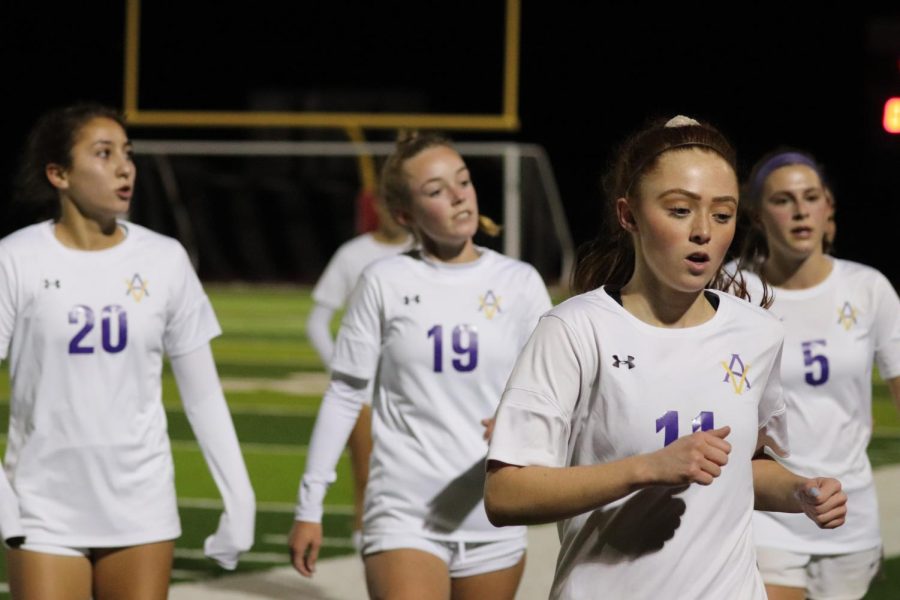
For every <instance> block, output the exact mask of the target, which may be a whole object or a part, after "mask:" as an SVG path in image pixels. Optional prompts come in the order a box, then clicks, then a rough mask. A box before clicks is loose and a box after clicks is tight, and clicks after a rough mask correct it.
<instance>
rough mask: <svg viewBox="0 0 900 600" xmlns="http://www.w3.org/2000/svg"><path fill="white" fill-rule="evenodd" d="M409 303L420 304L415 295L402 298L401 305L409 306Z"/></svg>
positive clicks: (417, 296)
mask: <svg viewBox="0 0 900 600" xmlns="http://www.w3.org/2000/svg"><path fill="white" fill-rule="evenodd" d="M410 302H415V303H416V304H418V303H419V302H420V300H419V295H418V294H416V295H415V296H403V304H409V303H410Z"/></svg>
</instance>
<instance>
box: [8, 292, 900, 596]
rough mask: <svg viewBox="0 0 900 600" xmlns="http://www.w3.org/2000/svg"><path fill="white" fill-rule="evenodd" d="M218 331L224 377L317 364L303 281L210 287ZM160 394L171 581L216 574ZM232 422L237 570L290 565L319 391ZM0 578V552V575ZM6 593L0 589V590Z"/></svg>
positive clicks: (279, 400) (214, 499)
mask: <svg viewBox="0 0 900 600" xmlns="http://www.w3.org/2000/svg"><path fill="white" fill-rule="evenodd" d="M207 291H208V293H209V295H210V298H211V299H212V302H213V305H214V307H215V309H216V314H217V315H218V317H219V321H220V323H221V325H222V329H223V331H224V334H223V335H222V336H221V337H219V338H217V339H216V340H214V342H213V352H214V353H215V356H216V362H217V365H218V368H219V372H220V375H221V376H222V377H223V379H235V378H236V379H241V378H252V379H277V380H283V379H286V378H289V377H291V376H292V375H294V374H296V373H313V372H321V371H322V370H323V367H322V364H321V362H320V361H319V359H318V357H317V355H316V353H315V351H314V350H313V349H312V347H311V346H310V344H309V343H308V342H307V339H306V331H305V320H306V315H307V314H308V312H309V309H310V308H311V306H312V301H311V299H310V297H309V290H308V289H301V288H292V287H248V286H209V287H208V290H207ZM8 390H9V382H8V374H7V373H6V370H5V369H4V370H3V371H2V372H0V431H5V427H6V421H7V419H8V412H9V405H8V394H9V391H8ZM163 394H164V403H165V406H166V413H167V416H168V419H169V433H170V437H171V439H172V446H173V453H174V458H175V470H176V487H177V490H178V495H179V512H180V513H181V521H182V528H183V535H182V537H181V538H180V539H179V540H178V542H177V545H176V558H175V565H174V576H173V579H174V580H175V581H187V580H197V579H204V578H210V577H220V576H222V575H223V574H225V572H223V571H222V570H220V569H218V568H217V567H216V566H215V565H214V564H213V563H212V562H210V561H209V560H207V559H206V558H204V557H203V556H202V552H201V551H200V549H201V548H202V545H203V540H204V538H205V537H206V536H207V535H209V534H210V533H212V532H213V531H214V530H215V527H216V524H217V521H218V518H219V514H220V511H221V508H220V502H219V500H218V499H219V494H218V491H217V489H216V487H215V484H214V483H213V481H212V477H211V476H210V474H209V471H208V469H207V467H206V463H205V462H204V460H203V457H202V455H201V453H200V451H199V447H198V446H197V445H196V443H195V441H194V436H193V433H192V432H191V430H190V425H189V423H188V421H187V419H186V417H185V415H184V412H183V411H182V410H181V405H180V402H179V400H178V392H177V388H176V386H175V382H174V380H173V378H172V375H171V373H170V371H169V370H168V369H166V370H165V372H164V375H163ZM226 397H227V399H228V403H229V406H230V407H231V409H232V413H233V418H234V423H235V428H236V430H237V432H238V437H239V438H240V440H241V445H242V448H243V452H244V458H245V460H246V463H247V468H248V471H249V472H250V478H251V480H252V482H253V486H254V489H255V491H256V496H257V501H258V503H259V512H258V514H257V532H256V542H255V545H254V548H253V551H252V552H251V553H250V554H249V555H247V556H246V557H245V558H244V559H242V561H241V564H240V566H239V567H238V571H239V572H248V571H255V570H260V569H268V568H271V567H273V566H284V565H286V564H287V552H286V535H287V531H288V529H289V528H290V525H291V522H292V507H293V503H294V499H295V497H296V492H297V484H298V482H299V478H300V473H301V471H302V469H303V465H304V461H305V458H306V444H307V442H308V440H309V435H310V432H311V430H312V426H313V423H314V420H315V412H316V410H317V408H318V405H319V401H320V396H319V395H318V394H313V393H309V394H295V393H287V392H284V391H276V390H271V389H253V390H245V391H229V392H227V393H226ZM873 414H874V419H875V436H874V438H873V440H872V444H871V446H870V457H871V458H872V462H873V464H874V465H876V466H879V465H885V464H893V463H900V418H898V415H897V411H896V410H895V409H894V407H893V406H892V404H891V402H890V396H889V394H888V391H887V387H886V386H885V385H884V384H876V385H875V391H874V401H873ZM351 498H352V492H351V477H350V475H349V464H348V461H347V459H346V456H345V457H343V458H342V459H341V462H340V464H339V465H338V480H337V482H336V483H335V484H334V485H333V486H332V487H331V490H330V491H329V494H328V498H327V499H326V502H327V507H326V516H325V521H324V529H325V532H326V536H327V537H328V538H329V539H330V540H332V543H331V545H328V546H326V547H325V548H324V549H323V552H322V555H323V556H326V557H327V556H336V555H341V554H347V553H349V552H351V551H352V549H351V547H350V544H349V540H350V529H351V527H350V526H351V506H352V501H351ZM5 580H6V565H5V561H0V581H5ZM898 582H900V558H893V559H891V560H889V561H887V562H886V565H885V575H884V579H883V580H880V581H876V583H875V585H874V586H873V588H872V590H871V591H870V593H869V594H868V595H867V596H866V598H869V599H879V600H880V599H887V598H896V596H897V592H896V590H897V589H898V586H900V583H898ZM6 597H8V595H7V594H3V593H0V598H6Z"/></svg>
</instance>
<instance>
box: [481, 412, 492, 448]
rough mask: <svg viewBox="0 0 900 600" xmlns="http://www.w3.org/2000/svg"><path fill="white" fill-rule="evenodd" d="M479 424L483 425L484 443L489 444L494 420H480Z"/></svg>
mask: <svg viewBox="0 0 900 600" xmlns="http://www.w3.org/2000/svg"><path fill="white" fill-rule="evenodd" d="M481 424H482V425H484V441H486V442H490V441H491V436H492V435H494V419H493V417H492V418H490V419H482V420H481Z"/></svg>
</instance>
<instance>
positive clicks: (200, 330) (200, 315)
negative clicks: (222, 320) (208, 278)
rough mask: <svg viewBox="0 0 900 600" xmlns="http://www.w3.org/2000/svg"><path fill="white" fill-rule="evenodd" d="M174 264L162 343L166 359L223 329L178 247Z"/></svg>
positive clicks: (193, 347) (196, 345)
mask: <svg viewBox="0 0 900 600" xmlns="http://www.w3.org/2000/svg"><path fill="white" fill-rule="evenodd" d="M173 263H174V264H173V265H172V278H171V279H170V289H169V298H168V302H167V310H166V328H165V333H164V334H163V344H164V346H165V349H166V352H167V353H168V355H169V356H181V355H183V354H187V353H189V352H193V351H194V350H196V349H197V348H200V347H201V346H203V345H204V344H206V343H208V342H209V341H210V340H211V339H213V338H214V337H216V336H218V335H219V334H221V333H222V330H221V328H220V327H219V322H218V320H217V319H216V314H215V312H214V311H213V307H212V304H210V302H209V298H208V297H207V296H206V293H204V291H203V286H202V285H200V280H199V279H198V278H197V273H195V272H194V267H193V266H192V265H191V262H190V260H189V259H188V256H187V252H185V250H184V248H183V247H182V246H181V245H180V244H178V248H177V253H176V256H175V259H174V261H173Z"/></svg>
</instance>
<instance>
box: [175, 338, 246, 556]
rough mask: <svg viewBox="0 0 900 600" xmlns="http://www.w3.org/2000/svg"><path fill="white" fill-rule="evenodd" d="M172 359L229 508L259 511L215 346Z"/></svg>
mask: <svg viewBox="0 0 900 600" xmlns="http://www.w3.org/2000/svg"><path fill="white" fill-rule="evenodd" d="M171 363H172V372H173V374H174V375H175V381H176V383H177V385H178V391H179V393H180V394H181V401H182V404H183V405H184V410H185V415H186V416H187V418H188V421H189V422H190V424H191V429H192V430H193V432H194V435H195V436H196V438H197V442H198V443H199V445H200V449H201V451H202V452H203V457H204V458H205V459H206V462H207V464H208V465H209V469H210V472H211V473H212V476H213V479H214V480H215V482H216V486H217V487H218V488H219V492H220V493H221V494H222V500H223V502H224V504H225V509H226V511H228V512H230V513H232V514H234V515H244V516H245V517H246V515H248V514H251V515H252V514H253V513H255V498H254V494H253V488H252V486H251V485H250V477H249V475H248V474H247V467H246V465H245V464H244V457H243V455H242V454H241V448H240V443H239V442H238V438H237V433H236V432H235V429H234V423H233V421H232V419H231V413H230V412H229V410H228V404H227V403H226V401H225V395H224V394H223V393H222V386H221V384H220V383H219V376H218V373H217V372H216V366H215V362H214V361H213V356H212V350H211V349H210V347H209V345H205V346H203V347H202V348H199V349H197V350H195V351H194V352H191V353H188V354H186V355H182V356H177V357H173V358H172V359H171ZM246 518H248V519H249V518H250V517H246ZM250 541H252V538H251V540H250Z"/></svg>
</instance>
